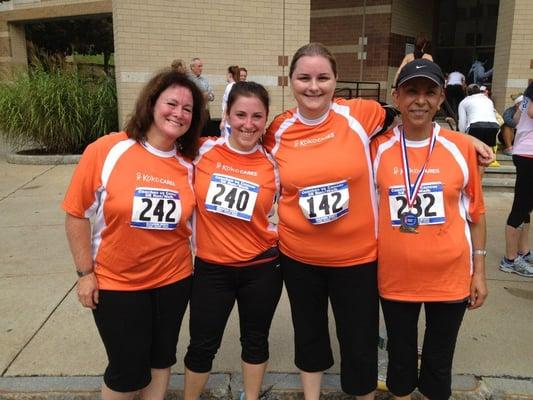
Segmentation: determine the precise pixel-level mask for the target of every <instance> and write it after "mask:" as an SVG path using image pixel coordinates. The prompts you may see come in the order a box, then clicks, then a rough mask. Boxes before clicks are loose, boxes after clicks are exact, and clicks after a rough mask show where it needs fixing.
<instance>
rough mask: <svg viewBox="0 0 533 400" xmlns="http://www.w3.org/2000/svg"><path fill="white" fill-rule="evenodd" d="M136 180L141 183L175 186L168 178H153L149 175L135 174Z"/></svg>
mask: <svg viewBox="0 0 533 400" xmlns="http://www.w3.org/2000/svg"><path fill="white" fill-rule="evenodd" d="M137 180H138V181H143V182H156V183H161V184H163V185H169V186H176V182H174V181H173V180H171V179H168V178H161V177H159V176H153V175H149V174H143V173H142V172H137Z"/></svg>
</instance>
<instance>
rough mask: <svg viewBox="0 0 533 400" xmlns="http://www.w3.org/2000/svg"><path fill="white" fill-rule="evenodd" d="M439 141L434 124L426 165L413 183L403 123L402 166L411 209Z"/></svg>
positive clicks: (408, 204) (401, 141) (401, 140)
mask: <svg viewBox="0 0 533 400" xmlns="http://www.w3.org/2000/svg"><path fill="white" fill-rule="evenodd" d="M436 142H437V133H436V129H435V127H434V126H433V127H432V129H431V136H430V139H429V149H428V155H427V157H426V161H425V162H424V166H423V167H422V169H421V170H420V172H419V173H418V176H417V177H416V179H415V183H414V184H411V173H410V171H409V159H408V157H407V143H406V139H405V130H404V127H403V125H402V130H401V132H400V145H401V151H402V166H403V180H404V185H405V195H406V198H407V206H408V207H409V211H411V210H412V208H413V204H414V203H415V200H416V196H417V195H418V191H419V190H420V186H421V185H422V178H423V177H424V174H425V173H426V167H427V165H428V161H429V158H430V157H431V153H433V149H434V148H435V143H436Z"/></svg>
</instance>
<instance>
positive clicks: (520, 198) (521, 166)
mask: <svg viewBox="0 0 533 400" xmlns="http://www.w3.org/2000/svg"><path fill="white" fill-rule="evenodd" d="M513 163H514V165H515V166H516V181H515V186H514V200H513V206H512V208H511V213H510V214H509V217H508V218H507V225H509V226H512V227H513V228H518V227H519V226H520V225H522V224H523V223H526V224H529V220H530V216H529V214H530V213H531V211H532V210H533V158H530V157H522V156H517V155H513Z"/></svg>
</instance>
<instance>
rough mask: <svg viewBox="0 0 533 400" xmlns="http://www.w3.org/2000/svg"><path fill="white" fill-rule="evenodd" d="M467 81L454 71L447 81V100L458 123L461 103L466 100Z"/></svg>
mask: <svg viewBox="0 0 533 400" xmlns="http://www.w3.org/2000/svg"><path fill="white" fill-rule="evenodd" d="M465 88H466V79H465V76H464V75H463V74H462V73H461V72H459V71H453V72H450V73H449V74H448V79H447V80H446V100H447V101H448V104H449V105H450V107H451V109H452V111H453V112H454V114H455V115H454V118H455V120H456V121H457V112H458V108H459V103H460V102H461V101H462V100H463V99H464V98H465Z"/></svg>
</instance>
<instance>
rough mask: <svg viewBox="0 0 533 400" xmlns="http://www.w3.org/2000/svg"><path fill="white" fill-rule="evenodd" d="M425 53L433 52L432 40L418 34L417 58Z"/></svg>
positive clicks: (416, 42)
mask: <svg viewBox="0 0 533 400" xmlns="http://www.w3.org/2000/svg"><path fill="white" fill-rule="evenodd" d="M424 53H428V54H431V42H430V41H429V39H428V38H426V37H425V36H418V37H417V38H416V40H415V51H414V52H413V55H414V57H415V58H422V56H423V55H424Z"/></svg>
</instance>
